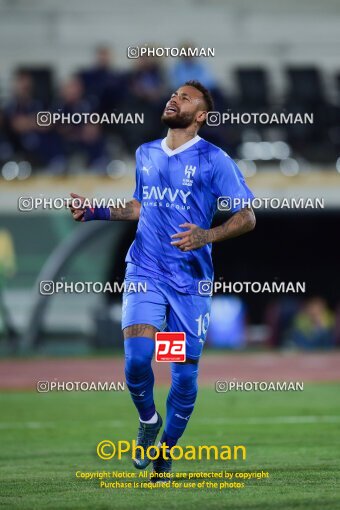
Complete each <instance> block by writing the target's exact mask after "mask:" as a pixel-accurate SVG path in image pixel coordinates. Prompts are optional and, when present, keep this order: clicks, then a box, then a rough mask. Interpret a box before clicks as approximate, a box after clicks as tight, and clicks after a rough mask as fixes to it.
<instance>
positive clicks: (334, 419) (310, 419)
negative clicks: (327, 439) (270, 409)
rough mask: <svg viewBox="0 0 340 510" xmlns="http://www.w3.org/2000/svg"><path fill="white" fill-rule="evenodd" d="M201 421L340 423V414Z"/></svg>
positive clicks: (263, 423) (270, 423)
mask: <svg viewBox="0 0 340 510" xmlns="http://www.w3.org/2000/svg"><path fill="white" fill-rule="evenodd" d="M197 421H199V422H200V423H205V424H209V423H211V424H213V425H267V424H268V425H281V424H287V425H296V424H308V423H340V416H275V417H267V418H241V419H238V418H211V419H208V418H201V419H198V420H197Z"/></svg>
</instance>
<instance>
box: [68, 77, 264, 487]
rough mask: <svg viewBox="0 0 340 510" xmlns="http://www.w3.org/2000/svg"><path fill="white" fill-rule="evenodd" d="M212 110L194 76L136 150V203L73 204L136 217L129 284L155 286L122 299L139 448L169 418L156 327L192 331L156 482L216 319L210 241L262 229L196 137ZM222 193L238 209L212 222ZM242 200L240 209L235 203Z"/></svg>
mask: <svg viewBox="0 0 340 510" xmlns="http://www.w3.org/2000/svg"><path fill="white" fill-rule="evenodd" d="M212 110H213V101H212V98H211V95H210V93H209V91H208V90H207V89H206V88H205V87H204V86H203V85H201V84H200V83H199V82H197V81H189V82H186V83H185V84H184V85H183V86H181V87H180V88H179V89H178V90H177V91H176V92H174V93H173V94H172V95H171V97H170V99H169V101H168V102H167V104H166V107H165V109H164V112H163V115H162V121H163V122H164V123H165V125H166V126H168V128H169V129H168V133H167V136H166V138H164V139H163V140H155V141H152V142H148V143H145V144H143V145H141V146H140V147H139V148H138V149H137V152H136V189H135V193H134V195H133V200H131V201H130V202H127V204H126V207H125V208H123V207H122V208H105V207H103V208H102V207H99V208H91V209H90V208H82V207H79V208H71V212H72V214H73V217H74V219H75V220H77V221H88V220H111V221H116V220H138V228H137V232H136V238H135V240H134V242H133V243H132V245H131V247H130V249H129V251H128V254H127V256H126V262H127V268H126V274H125V281H126V283H130V282H134V283H136V284H137V283H138V282H141V281H143V282H146V283H147V291H146V292H144V293H142V292H140V293H138V292H134V291H129V292H126V293H125V294H124V295H123V312H122V329H123V333H124V349H125V374H126V382H127V386H128V388H129V391H130V394H131V397H132V400H133V403H134V404H135V406H136V408H137V411H138V414H139V428H138V437H137V444H138V445H141V446H143V447H144V448H145V450H146V448H147V447H149V446H151V445H154V444H155V441H156V438H157V435H158V433H159V431H160V429H161V427H162V424H163V422H162V418H161V416H160V415H159V413H158V412H157V411H156V407H155V403H154V398H153V386H154V375H153V370H152V366H151V361H152V357H153V354H154V350H155V342H154V338H155V333H156V332H157V331H162V330H164V328H165V327H166V328H167V330H168V331H181V332H185V334H186V361H185V362H181V363H172V365H171V374H172V382H171V387H170V391H169V394H168V398H167V415H166V422H165V427H164V430H163V432H162V436H161V439H160V443H159V445H163V444H164V443H165V444H166V448H167V449H165V448H164V447H163V448H162V449H161V452H162V451H164V454H162V455H160V456H159V458H158V459H157V460H155V461H153V473H152V479H153V481H155V482H156V481H158V480H162V479H164V478H163V477H164V473H168V472H170V471H171V458H170V455H168V451H169V449H170V448H172V447H173V446H174V445H175V444H176V443H177V441H178V440H179V438H180V437H181V436H182V434H183V432H184V430H185V428H186V426H187V424H188V421H189V419H190V416H191V414H192V412H193V409H194V404H195V400H196V395H197V376H198V364H199V359H200V356H201V354H202V349H203V346H204V342H205V337H206V333H207V329H208V325H209V314H210V302H211V296H210V294H211V292H210V287H211V285H210V283H208V284H207V282H213V267H212V260H211V248H212V243H216V242H219V241H225V240H228V239H231V238H233V237H236V236H240V235H242V234H245V233H246V232H249V231H250V230H252V229H253V228H254V227H255V216H254V213H253V211H252V209H251V208H250V207H247V204H248V203H249V199H251V198H253V195H252V193H251V191H250V190H249V189H248V187H247V185H246V184H245V181H244V178H243V176H242V174H241V172H240V170H239V169H238V167H237V165H236V164H235V163H234V161H233V160H232V159H231V158H230V157H229V156H228V154H226V153H225V152H224V151H223V150H221V149H220V148H219V147H216V146H215V145H213V144H211V143H209V142H207V141H206V140H204V139H202V138H200V136H198V134H197V133H198V131H199V129H200V128H201V126H203V124H204V123H205V121H206V117H207V113H208V112H209V111H212ZM71 196H72V197H74V198H79V196H78V195H76V194H73V193H72V194H71ZM219 197H224V200H226V198H225V197H228V198H227V201H229V202H228V203H230V205H231V212H232V213H233V214H232V216H231V217H230V218H229V219H228V220H227V221H226V222H225V223H223V224H222V225H220V226H217V227H215V228H210V226H211V222H212V219H213V216H214V214H215V212H216V209H217V201H218V199H219ZM80 198H81V199H83V197H80ZM235 199H239V200H238V203H239V205H238V206H236V205H235V204H233V202H236V201H235ZM243 199H244V200H245V201H246V206H245V207H242V200H243ZM240 202H241V204H240ZM127 287H128V288H129V289H130V288H131V287H132V288H137V285H130V286H129V285H127ZM133 463H134V465H135V467H136V468H138V469H145V468H146V467H147V465H148V464H149V463H150V460H149V459H148V458H145V459H142V458H141V456H140V455H139V454H138V455H137V456H136V458H134V459H133Z"/></svg>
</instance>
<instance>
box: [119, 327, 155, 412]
mask: <svg viewBox="0 0 340 510" xmlns="http://www.w3.org/2000/svg"><path fill="white" fill-rule="evenodd" d="M124 350H125V377H126V384H127V387H128V388H129V390H130V394H131V397H132V400H133V402H134V404H135V406H136V407H137V410H138V413H139V417H140V419H141V420H143V421H147V420H150V418H152V416H153V415H154V414H155V412H156V408H155V403H154V400H153V384H154V380H155V379H154V375H153V371H152V367H151V361H152V357H153V353H154V350H155V341H154V340H153V339H152V338H145V337H141V336H137V337H133V338H127V339H126V340H124Z"/></svg>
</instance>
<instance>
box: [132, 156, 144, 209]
mask: <svg viewBox="0 0 340 510" xmlns="http://www.w3.org/2000/svg"><path fill="white" fill-rule="evenodd" d="M142 191H143V190H142V183H141V168H140V148H139V147H138V149H137V150H136V188H135V192H134V194H133V198H135V199H136V200H138V202H141V201H142V196H143V192H142Z"/></svg>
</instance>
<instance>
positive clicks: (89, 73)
mask: <svg viewBox="0 0 340 510" xmlns="http://www.w3.org/2000/svg"><path fill="white" fill-rule="evenodd" d="M79 77H80V79H81V81H82V83H83V87H84V95H85V96H86V97H87V98H88V99H89V100H90V102H91V104H92V106H93V108H95V109H96V111H98V113H100V112H101V113H103V112H106V113H109V112H111V111H112V110H114V109H115V108H119V106H120V104H121V102H122V100H123V98H124V96H125V93H126V87H125V75H124V74H123V73H121V72H118V71H117V70H116V69H115V68H114V67H113V65H112V59H111V50H110V48H109V47H108V46H99V47H98V48H97V49H96V52H95V61H94V64H93V67H90V68H89V69H85V70H83V71H81V72H80V73H79Z"/></svg>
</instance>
